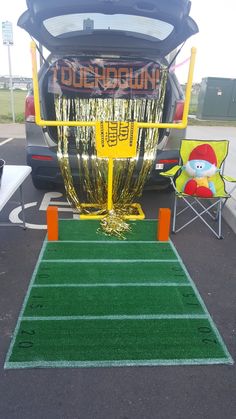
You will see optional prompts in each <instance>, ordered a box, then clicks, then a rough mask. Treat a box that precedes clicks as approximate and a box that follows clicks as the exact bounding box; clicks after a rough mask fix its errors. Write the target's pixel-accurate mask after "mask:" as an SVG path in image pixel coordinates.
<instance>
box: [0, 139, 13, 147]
mask: <svg viewBox="0 0 236 419" xmlns="http://www.w3.org/2000/svg"><path fill="white" fill-rule="evenodd" d="M14 139H15V138H13V137H11V138H7V139H6V140H4V141H2V142H0V146H1V145H4V144H7V143H9V142H10V141H12V140H14Z"/></svg>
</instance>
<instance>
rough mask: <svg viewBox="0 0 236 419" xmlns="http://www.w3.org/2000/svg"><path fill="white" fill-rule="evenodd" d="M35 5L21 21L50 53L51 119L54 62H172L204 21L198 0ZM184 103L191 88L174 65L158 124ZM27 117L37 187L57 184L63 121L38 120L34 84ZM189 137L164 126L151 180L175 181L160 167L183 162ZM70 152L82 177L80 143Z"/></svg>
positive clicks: (44, 90)
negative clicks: (194, 11)
mask: <svg viewBox="0 0 236 419" xmlns="http://www.w3.org/2000/svg"><path fill="white" fill-rule="evenodd" d="M27 7H28V9H27V11H26V12H25V13H23V14H22V15H21V17H20V18H19V21H18V25H19V26H20V27H21V28H24V29H25V30H26V31H27V32H28V33H29V34H30V35H31V36H32V37H33V38H35V39H36V40H37V41H38V42H39V43H40V44H41V45H43V46H44V47H46V48H47V49H48V50H49V51H50V55H49V57H48V58H47V59H46V60H45V62H44V64H43V65H42V66H41V68H40V71H39V87H40V101H41V110H42V115H43V117H44V119H55V110H53V109H54V106H53V100H54V99H53V97H54V96H53V93H52V91H50V89H48V86H49V85H50V80H49V74H51V73H50V72H49V68H50V66H51V67H53V66H54V68H55V65H58V63H60V62H63V60H66V62H67V64H68V62H71V63H72V64H71V65H73V63H74V62H75V61H76V60H77V61H78V60H82V62H83V63H84V62H85V61H86V60H87V61H89V62H90V63H91V60H93V59H96V60H99V59H100V60H106V61H109V60H110V61H113V62H114V60H115V62H116V64H117V63H118V65H119V62H120V63H121V64H122V63H123V62H124V61H125V60H127V62H129V63H130V62H137V60H138V63H139V65H140V63H142V62H143V64H144V65H145V63H147V62H152V63H155V65H160V66H165V67H168V66H169V65H170V63H171V62H172V61H173V58H174V57H175V55H176V51H177V48H178V46H179V45H181V44H182V43H183V42H184V41H185V40H186V39H187V38H189V37H190V36H191V35H193V34H195V33H197V32H198V27H197V25H196V23H195V22H194V21H193V19H192V18H191V17H190V16H189V13H190V8H191V2H190V1H188V0H145V1H144V0H142V1H140V0H50V1H48V0H27ZM64 62H65V61H64ZM55 63H56V64H55ZM122 65H123V64H122ZM131 100H132V98H131ZM147 100H149V99H147ZM151 100H153V99H151ZM183 106H184V94H183V91H182V89H181V86H180V84H179V82H178V80H177V78H176V76H175V74H174V72H171V71H169V72H168V78H167V83H166V92H165V98H164V105H163V111H162V114H161V121H158V122H173V121H175V122H177V121H179V120H181V119H182V112H183ZM25 117H26V139H27V163H28V165H30V166H31V167H32V180H33V183H34V185H35V187H36V188H40V189H41V188H43V189H44V188H45V189H46V188H47V187H49V184H51V185H52V184H53V185H55V184H58V183H61V182H62V176H61V173H60V169H59V165H58V160H57V140H58V132H57V129H56V128H55V127H40V126H37V125H36V124H35V112H34V98H33V90H31V91H30V92H29V94H28V96H27V98H26V108H25ZM153 122H157V121H153ZM70 135H71V138H72V139H73V136H75V135H76V133H75V130H74V129H72V128H71V129H70ZM184 135H185V133H184V131H183V130H182V131H181V130H175V129H171V130H169V129H160V130H159V131H158V137H157V142H158V145H157V153H156V156H155V159H154V161H153V166H152V170H151V173H150V176H149V179H148V182H147V184H146V186H149V187H154V186H155V185H159V186H160V185H162V184H163V182H164V183H165V182H167V181H166V180H165V179H163V178H161V176H159V172H160V171H163V170H168V169H170V168H171V167H172V166H173V165H175V164H176V163H177V161H178V156H179V144H180V139H182V138H184ZM71 144H73V141H71ZM70 154H71V161H72V171H73V175H74V176H75V177H78V178H79V173H78V169H77V166H76V159H75V158H74V160H73V155H74V156H75V154H76V150H75V149H73V146H71V148H70ZM140 158H142V156H140ZM164 186H165V184H164Z"/></svg>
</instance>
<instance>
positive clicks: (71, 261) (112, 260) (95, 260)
mask: <svg viewBox="0 0 236 419" xmlns="http://www.w3.org/2000/svg"><path fill="white" fill-rule="evenodd" d="M42 262H43V263H61V262H63V263H102V262H103V263H104V262H105V263H126V262H127V263H136V262H142V263H150V262H152V263H153V262H154V263H156V262H157V263H160V262H166V263H173V262H177V259H166V260H163V259H42Z"/></svg>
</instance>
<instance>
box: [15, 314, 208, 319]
mask: <svg viewBox="0 0 236 419" xmlns="http://www.w3.org/2000/svg"><path fill="white" fill-rule="evenodd" d="M184 319H207V315H206V314H139V315H125V314H123V315H112V316H111V315H110V316H109V315H107V316H35V317H32V316H23V317H22V319H21V320H22V321H63V320H65V321H71V320H184Z"/></svg>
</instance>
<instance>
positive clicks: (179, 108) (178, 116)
mask: <svg viewBox="0 0 236 419" xmlns="http://www.w3.org/2000/svg"><path fill="white" fill-rule="evenodd" d="M183 113H184V101H183V100H178V101H177V102H176V106H175V114H174V122H179V121H182V119H183Z"/></svg>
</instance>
